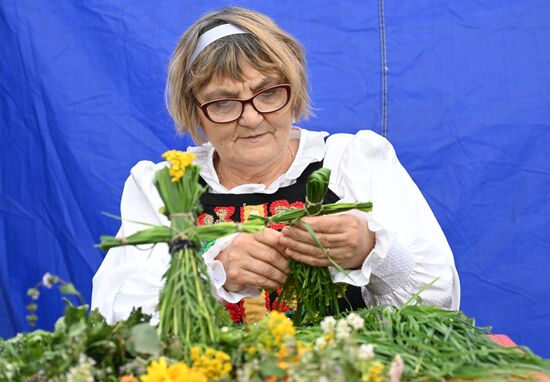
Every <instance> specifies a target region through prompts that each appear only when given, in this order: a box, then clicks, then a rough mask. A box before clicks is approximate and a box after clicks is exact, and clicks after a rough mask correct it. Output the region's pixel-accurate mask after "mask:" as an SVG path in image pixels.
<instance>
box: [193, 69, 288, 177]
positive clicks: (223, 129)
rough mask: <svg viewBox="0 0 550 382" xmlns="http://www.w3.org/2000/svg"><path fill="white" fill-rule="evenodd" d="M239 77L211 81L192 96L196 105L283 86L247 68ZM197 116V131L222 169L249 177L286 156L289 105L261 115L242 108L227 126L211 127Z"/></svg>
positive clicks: (248, 107)
mask: <svg viewBox="0 0 550 382" xmlns="http://www.w3.org/2000/svg"><path fill="white" fill-rule="evenodd" d="M243 74H244V80H243V81H242V82H240V81H234V80H229V79H223V78H221V79H219V80H216V81H211V82H210V83H209V84H208V85H206V86H204V87H203V88H201V89H200V90H199V91H198V92H196V93H195V97H196V98H197V101H198V103H199V104H203V103H205V102H208V101H212V100H216V99H221V98H238V99H248V98H250V97H252V96H253V95H255V94H257V93H258V92H260V91H262V90H263V89H266V88H268V87H270V86H274V85H279V84H282V83H283V80H282V78H281V77H280V76H278V75H276V74H268V73H261V72H259V71H257V70H256V69H254V68H252V67H251V66H249V65H246V66H244V67H243ZM197 107H198V106H197ZM198 113H199V118H200V124H201V127H202V129H203V130H204V132H205V134H206V136H207V138H208V140H209V141H210V142H211V143H212V145H213V146H214V148H215V149H216V152H217V153H218V155H219V161H220V164H222V165H224V166H230V167H233V168H237V169H241V170H243V171H250V172H251V173H253V172H254V169H257V168H262V167H267V166H270V165H275V164H277V163H279V162H280V161H281V160H283V159H284V158H285V155H287V154H288V152H287V150H286V146H287V144H288V142H289V137H290V129H291V125H292V110H291V105H290V102H289V103H288V104H287V105H286V106H285V107H284V108H282V109H281V110H279V111H276V112H273V113H268V114H261V113H259V112H257V111H256V110H255V109H254V107H253V106H252V105H251V104H246V105H245V106H244V110H243V114H242V116H241V117H240V118H239V119H237V120H236V121H234V122H230V123H214V122H212V121H210V120H209V119H208V118H206V116H205V115H204V114H203V112H202V110H200V109H199V110H198ZM244 175H246V174H244Z"/></svg>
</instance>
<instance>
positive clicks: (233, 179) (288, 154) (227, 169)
mask: <svg viewBox="0 0 550 382" xmlns="http://www.w3.org/2000/svg"><path fill="white" fill-rule="evenodd" d="M298 144H299V140H291V141H290V142H289V143H288V145H287V147H286V149H285V150H284V151H283V153H282V155H281V157H280V158H277V159H276V160H274V161H273V162H274V163H268V164H266V165H264V166H257V165H256V166H249V167H246V168H244V167H242V166H240V167H238V168H237V167H234V166H231V163H225V162H222V161H220V158H219V156H218V155H217V154H214V155H215V156H214V168H215V169H216V173H217V174H218V179H219V181H220V183H221V184H222V185H223V186H224V187H225V188H227V189H228V190H230V189H232V188H234V187H237V186H240V185H243V184H263V185H265V186H266V187H267V186H269V185H271V184H272V183H273V182H274V181H275V180H277V179H278V178H279V177H280V176H281V175H283V174H284V173H286V172H287V171H288V169H289V168H290V166H291V165H292V162H294V157H295V156H296V152H297V151H298Z"/></svg>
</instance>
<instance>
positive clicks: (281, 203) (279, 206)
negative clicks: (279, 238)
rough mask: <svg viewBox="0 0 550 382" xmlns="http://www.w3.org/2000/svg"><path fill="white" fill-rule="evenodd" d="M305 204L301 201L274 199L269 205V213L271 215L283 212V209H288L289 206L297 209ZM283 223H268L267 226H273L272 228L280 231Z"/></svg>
mask: <svg viewBox="0 0 550 382" xmlns="http://www.w3.org/2000/svg"><path fill="white" fill-rule="evenodd" d="M304 207H305V205H304V203H303V202H294V203H289V202H288V200H284V199H283V200H275V201H274V202H272V203H271V204H270V206H269V212H270V213H271V216H272V215H276V214H278V213H280V212H284V211H288V210H289V209H291V208H298V209H301V208H304ZM284 226H285V225H284V224H270V225H269V228H273V229H276V230H277V231H280V230H282V229H283V228H284Z"/></svg>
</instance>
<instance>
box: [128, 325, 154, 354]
mask: <svg viewBox="0 0 550 382" xmlns="http://www.w3.org/2000/svg"><path fill="white" fill-rule="evenodd" d="M160 350H161V345H160V338H159V336H158V334H157V330H156V329H155V328H154V327H152V326H151V325H149V324H138V325H136V326H134V327H133V328H132V330H131V331H130V338H129V339H128V351H130V352H131V353H132V354H136V355H137V354H147V355H151V356H154V357H157V356H158V355H159V354H160Z"/></svg>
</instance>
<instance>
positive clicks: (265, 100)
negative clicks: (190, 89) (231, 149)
mask: <svg viewBox="0 0 550 382" xmlns="http://www.w3.org/2000/svg"><path fill="white" fill-rule="evenodd" d="M289 100H290V85H289V84H282V85H276V86H271V87H269V88H267V89H264V90H262V91H261V92H259V93H256V94H254V95H253V96H252V97H250V98H248V99H236V98H224V99H216V100H213V101H208V102H205V103H203V104H202V105H199V107H200V108H201V110H202V112H203V113H204V115H205V116H206V118H208V119H209V120H210V121H212V122H214V123H230V122H233V121H236V120H237V119H239V118H241V116H242V115H243V112H244V105H246V104H247V103H249V104H251V105H252V107H254V109H255V110H256V111H257V112H258V113H261V114H267V113H274V112H276V111H279V110H281V109H282V108H283V107H285V106H286V105H287V104H288V101H289Z"/></svg>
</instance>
